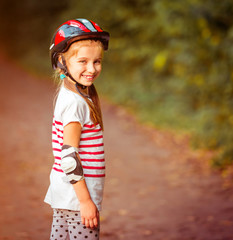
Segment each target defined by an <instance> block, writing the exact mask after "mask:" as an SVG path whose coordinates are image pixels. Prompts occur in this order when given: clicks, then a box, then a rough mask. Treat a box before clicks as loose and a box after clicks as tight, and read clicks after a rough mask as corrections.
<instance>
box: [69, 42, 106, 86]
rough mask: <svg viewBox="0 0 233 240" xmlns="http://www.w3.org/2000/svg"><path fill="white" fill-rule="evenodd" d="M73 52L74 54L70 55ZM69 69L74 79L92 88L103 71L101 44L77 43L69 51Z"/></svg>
mask: <svg viewBox="0 0 233 240" xmlns="http://www.w3.org/2000/svg"><path fill="white" fill-rule="evenodd" d="M70 51H71V53H72V54H69V52H70ZM67 53H68V55H70V56H69V57H68V58H66V63H67V67H68V69H69V72H70V74H71V75H72V76H73V78H74V79H75V80H76V81H77V82H79V83H81V84H82V85H84V86H87V87H88V86H91V85H92V83H93V82H94V81H95V79H96V78H97V77H98V76H99V75H100V72H101V69H102V57H103V47H102V45H101V43H100V42H98V41H97V42H96V41H82V42H75V43H73V44H72V45H71V47H70V49H69V50H68V52H67Z"/></svg>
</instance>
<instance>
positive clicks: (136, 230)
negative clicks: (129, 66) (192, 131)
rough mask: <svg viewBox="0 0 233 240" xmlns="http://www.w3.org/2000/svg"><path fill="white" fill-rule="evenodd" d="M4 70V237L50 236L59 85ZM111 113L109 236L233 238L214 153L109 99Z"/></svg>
mask: <svg viewBox="0 0 233 240" xmlns="http://www.w3.org/2000/svg"><path fill="white" fill-rule="evenodd" d="M0 70H1V71H0V73H1V80H0V103H1V104H0V132H1V138H0V146H1V147H0V159H1V161H0V174H1V181H0V206H1V214H0V240H3V239H4V240H21V239H23V240H29V239H31V240H46V239H49V237H48V236H49V231H50V224H51V214H52V213H51V209H50V207H49V206H48V205H46V204H44V203H43V198H44V195H45V193H46V190H47V187H48V184H49V182H48V181H49V172H50V169H51V165H52V162H53V160H52V153H51V144H50V138H51V136H50V133H51V119H52V108H53V106H52V102H53V97H54V86H53V85H52V84H50V83H48V82H47V81H39V79H36V78H35V77H32V76H29V75H27V74H26V73H25V72H23V71H22V70H21V69H20V68H19V67H17V66H16V65H14V64H13V63H11V62H10V61H9V60H6V59H4V58H0ZM103 114H104V122H105V150H106V159H107V178H106V188H105V196H104V203H103V207H104V210H103V212H102V215H101V221H102V229H101V230H102V233H101V235H102V237H101V239H102V240H118V239H125V240H135V239H137V240H146V239H150V240H232V239H233V189H225V188H223V183H222V181H221V179H220V178H219V176H218V175H217V174H216V173H213V172H211V171H209V170H208V168H207V167H206V166H205V164H203V161H206V158H207V157H208V156H207V155H206V154H205V155H202V154H200V153H198V152H192V151H191V150H190V149H189V147H188V144H187V139H186V138H181V137H179V136H174V135H172V134H170V133H167V132H162V131H157V130H151V129H149V128H146V127H143V126H140V125H139V124H137V123H136V122H135V121H134V120H133V118H132V117H130V116H129V115H127V113H126V112H125V111H124V110H122V109H121V108H118V107H114V106H112V105H109V104H108V103H106V102H103ZM200 163H201V164H200Z"/></svg>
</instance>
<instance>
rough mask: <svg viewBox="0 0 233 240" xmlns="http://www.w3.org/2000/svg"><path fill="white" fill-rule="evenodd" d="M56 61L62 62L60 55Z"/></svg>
mask: <svg viewBox="0 0 233 240" xmlns="http://www.w3.org/2000/svg"><path fill="white" fill-rule="evenodd" d="M58 61H59V62H60V63H61V64H62V59H61V55H59V56H58Z"/></svg>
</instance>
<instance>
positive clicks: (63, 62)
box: [57, 56, 90, 98]
mask: <svg viewBox="0 0 233 240" xmlns="http://www.w3.org/2000/svg"><path fill="white" fill-rule="evenodd" d="M61 59H62V64H61V63H60V61H58V63H57V66H58V67H59V68H60V69H61V70H62V71H63V72H64V74H65V75H66V76H67V77H69V78H70V79H71V80H72V81H73V82H75V88H76V90H77V92H78V93H79V94H80V95H81V96H83V97H84V98H90V96H89V95H87V94H84V93H83V92H81V91H80V88H81V89H86V88H87V86H84V85H82V84H81V83H79V82H77V81H76V80H75V79H74V78H73V77H72V75H71V74H70V72H69V71H68V68H67V65H66V60H65V58H64V56H61Z"/></svg>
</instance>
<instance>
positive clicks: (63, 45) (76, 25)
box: [50, 18, 109, 69]
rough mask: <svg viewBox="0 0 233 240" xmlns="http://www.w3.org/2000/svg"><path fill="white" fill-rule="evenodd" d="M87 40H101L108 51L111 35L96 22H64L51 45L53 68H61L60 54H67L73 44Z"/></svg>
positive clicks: (83, 20)
mask: <svg viewBox="0 0 233 240" xmlns="http://www.w3.org/2000/svg"><path fill="white" fill-rule="evenodd" d="M85 39H96V40H100V41H101V42H102V43H103V46H104V50H107V49H108V41H109V33H108V32H105V31H103V30H102V29H101V28H100V27H99V25H98V24H96V23H95V22H93V21H91V20H87V19H83V18H78V19H74V20H69V21H66V22H64V23H63V24H62V25H61V26H60V27H59V28H58V29H57V30H56V32H55V33H54V35H53V38H52V42H51V45H50V55H51V62H52V67H53V68H54V69H56V68H57V67H60V66H58V65H59V64H58V55H59V53H64V52H66V51H67V50H68V49H69V47H70V45H71V44H72V43H73V42H76V41H79V40H85Z"/></svg>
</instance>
